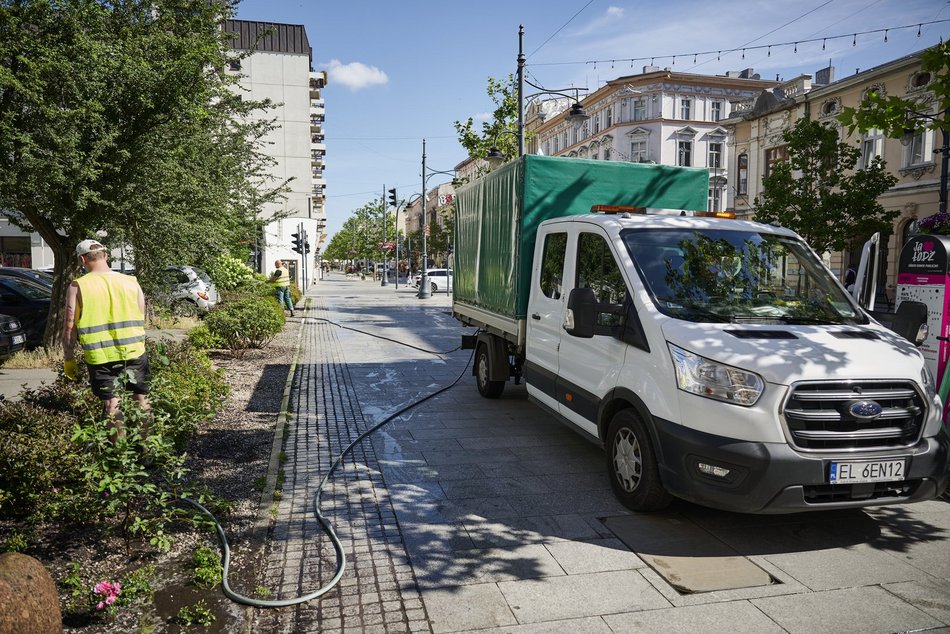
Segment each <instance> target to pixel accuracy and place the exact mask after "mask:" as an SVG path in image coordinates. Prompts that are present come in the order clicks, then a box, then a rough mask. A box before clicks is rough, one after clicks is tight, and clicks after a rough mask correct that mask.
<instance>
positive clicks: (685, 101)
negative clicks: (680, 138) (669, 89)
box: [680, 97, 693, 121]
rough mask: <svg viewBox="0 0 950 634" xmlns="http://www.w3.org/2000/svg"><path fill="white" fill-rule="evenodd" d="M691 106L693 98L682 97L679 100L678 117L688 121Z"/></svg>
mask: <svg viewBox="0 0 950 634" xmlns="http://www.w3.org/2000/svg"><path fill="white" fill-rule="evenodd" d="M692 107H693V100H692V99H690V98H689V97H683V98H682V99H681V100H680V119H683V120H684V121H688V120H689V119H690V113H691V111H692Z"/></svg>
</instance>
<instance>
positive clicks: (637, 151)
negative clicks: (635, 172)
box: [630, 141, 649, 163]
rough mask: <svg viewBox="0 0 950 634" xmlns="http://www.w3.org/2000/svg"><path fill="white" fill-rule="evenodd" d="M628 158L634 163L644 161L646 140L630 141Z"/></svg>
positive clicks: (645, 158)
mask: <svg viewBox="0 0 950 634" xmlns="http://www.w3.org/2000/svg"><path fill="white" fill-rule="evenodd" d="M630 160H631V161H633V162H634V163H646V162H647V160H649V159H648V158H647V142H646V141H631V142H630Z"/></svg>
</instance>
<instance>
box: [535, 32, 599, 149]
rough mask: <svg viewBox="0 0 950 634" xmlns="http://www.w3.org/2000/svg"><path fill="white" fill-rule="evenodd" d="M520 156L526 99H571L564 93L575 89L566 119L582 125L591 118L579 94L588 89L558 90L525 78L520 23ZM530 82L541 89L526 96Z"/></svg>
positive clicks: (537, 88)
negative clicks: (554, 97) (549, 96)
mask: <svg viewBox="0 0 950 634" xmlns="http://www.w3.org/2000/svg"><path fill="white" fill-rule="evenodd" d="M517 61H518V72H517V77H518V156H524V103H525V100H526V99H531V98H533V97H538V96H541V95H559V96H561V97H567V98H568V99H571V98H572V97H571V96H570V95H566V94H564V93H566V92H568V91H571V90H573V91H574V97H573V99H574V105H572V106H571V112H570V113H569V114H568V115H567V116H566V117H565V119H566V120H567V121H569V122H571V123H573V124H575V125H580V124H582V123H583V122H585V121H587V120H588V119H590V115H589V114H587V111H586V110H585V109H584V107H583V106H582V105H581V103H580V100H579V98H578V95H579V93H580V91H581V90H586V89H583V88H562V89H558V90H548V89H546V88H544V87H543V86H538V85H537V84H533V83H531V82H530V81H528V80H526V79H525V78H524V63H525V55H524V25H523V24H519V25H518V60H517ZM525 84H528V85H529V86H531V87H532V88H534V89H536V90H538V91H540V92H537V93H535V94H532V95H528V96H527V97H525V96H524V85H525Z"/></svg>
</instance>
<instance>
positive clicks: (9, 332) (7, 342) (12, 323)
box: [0, 314, 26, 361]
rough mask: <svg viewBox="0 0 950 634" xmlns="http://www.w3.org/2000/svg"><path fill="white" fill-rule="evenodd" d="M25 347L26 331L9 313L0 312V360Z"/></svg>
mask: <svg viewBox="0 0 950 634" xmlns="http://www.w3.org/2000/svg"><path fill="white" fill-rule="evenodd" d="M24 347H26V333H25V332H24V331H23V327H22V326H21V325H20V320H19V319H17V318H16V317H12V316H11V315H2V314H0V361H4V360H6V359H8V358H10V357H11V356H13V354H14V353H16V352H19V351H20V350H22V349H23V348H24Z"/></svg>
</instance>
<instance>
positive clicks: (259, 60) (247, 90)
mask: <svg viewBox="0 0 950 634" xmlns="http://www.w3.org/2000/svg"><path fill="white" fill-rule="evenodd" d="M224 29H225V31H228V32H231V33H234V41H233V44H232V48H233V49H234V50H235V51H239V52H242V53H244V54H245V55H244V56H243V57H242V58H241V59H240V60H236V61H235V62H233V63H232V65H231V68H230V69H229V72H233V73H237V74H240V77H241V79H240V90H242V91H243V94H244V95H246V97H247V98H248V99H253V100H263V99H269V100H270V101H272V102H273V103H274V104H276V108H274V109H272V110H269V111H268V112H267V113H265V114H263V115H262V116H264V117H266V118H268V119H272V120H274V124H275V125H274V129H273V130H271V131H270V132H269V133H268V135H267V137H266V138H265V139H264V141H265V145H264V147H265V151H266V152H267V153H268V154H269V155H270V156H271V157H272V158H273V159H274V162H273V164H272V166H271V168H270V173H269V174H268V176H269V183H268V185H269V186H271V187H276V186H280V185H281V184H283V183H287V187H288V190H289V191H288V192H287V193H286V195H285V197H284V199H283V200H282V201H280V202H275V203H271V204H269V205H268V206H266V207H265V208H264V209H263V210H262V211H261V212H260V213H261V218H262V219H263V220H265V225H264V229H263V232H262V235H261V236H260V238H259V240H258V248H257V266H258V270H259V271H266V270H268V269H270V268H272V265H273V263H274V261H275V260H278V259H280V260H285V261H287V263H288V264H289V268H290V270H291V274H292V276H294V277H295V278H296V277H297V271H298V270H299V269H300V268H301V267H302V265H303V256H301V255H300V254H298V253H296V252H294V251H293V248H292V247H293V242H292V240H293V237H292V234H294V233H296V232H297V230H298V227H299V226H300V225H301V223H302V224H303V227H304V229H305V231H306V232H307V237H308V241H309V243H310V247H311V252H310V253H309V254H308V256H307V260H308V261H307V268H308V270H311V271H312V270H314V265H315V264H316V262H317V258H318V256H319V252H320V249H321V248H322V246H323V243H324V241H325V240H326V233H325V231H326V229H325V228H326V210H325V200H326V180H325V177H324V169H325V161H326V143H325V138H324V128H323V126H324V122H325V105H324V101H323V98H322V97H321V90H322V89H323V88H324V87H325V86H326V83H327V74H326V72H325V71H314V70H313V51H312V49H311V47H310V43H309V40H308V39H307V32H306V29H305V28H304V27H303V25H299V24H275V23H271V22H253V21H247V20H227V21H226V22H225V24H224Z"/></svg>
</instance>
